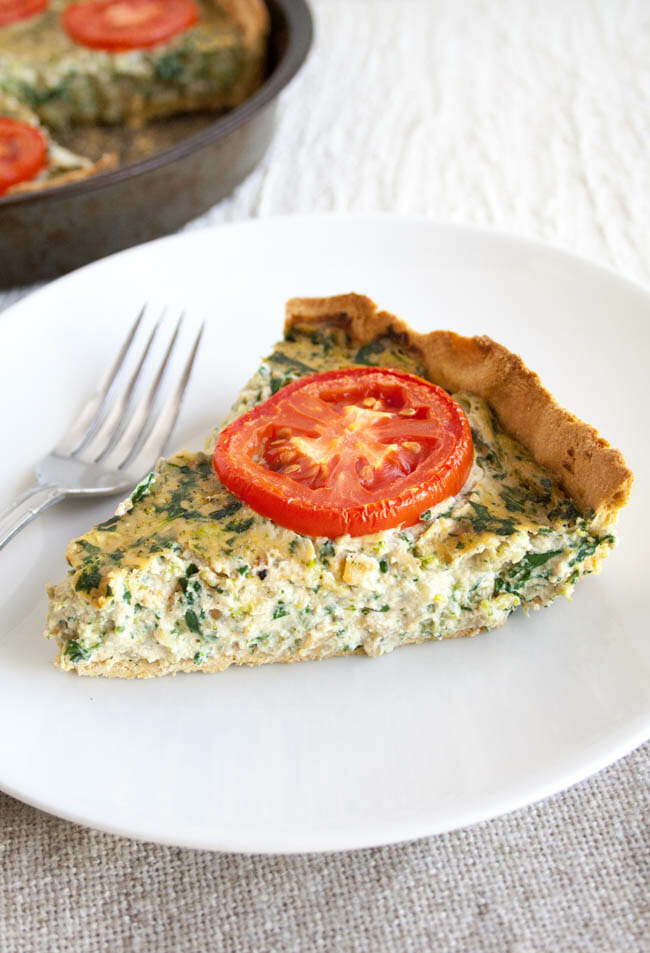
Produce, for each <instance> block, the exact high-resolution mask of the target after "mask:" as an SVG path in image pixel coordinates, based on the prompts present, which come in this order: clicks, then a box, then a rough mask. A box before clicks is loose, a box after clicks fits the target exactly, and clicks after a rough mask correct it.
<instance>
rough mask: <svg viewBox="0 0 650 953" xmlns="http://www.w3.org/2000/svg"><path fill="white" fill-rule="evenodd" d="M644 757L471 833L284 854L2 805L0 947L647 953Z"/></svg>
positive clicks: (649, 866)
mask: <svg viewBox="0 0 650 953" xmlns="http://www.w3.org/2000/svg"><path fill="white" fill-rule="evenodd" d="M649 756H650V745H646V746H645V748H642V749H640V750H639V751H637V752H634V753H633V754H631V755H629V756H628V757H627V758H625V759H624V760H623V761H621V762H619V763H618V764H616V765H614V766H612V767H610V768H608V769H607V770H606V771H603V772H601V773H600V774H598V775H596V776H595V777H594V778H591V779H590V780H588V781H585V782H583V783H582V784H580V785H577V786H576V787H574V788H572V789H571V790H569V791H567V792H565V793H563V794H560V795H556V796H555V797H553V798H551V799H550V800H547V801H545V802H543V803H541V804H539V805H534V806H532V807H529V808H526V809H524V810H521V811H518V812H516V813H513V814H511V815H509V816H507V817H504V818H500V819H497V820H494V821H489V822H486V823H484V824H480V825H477V826H475V827H473V828H470V829H466V830H461V831H455V832H452V833H450V834H444V835H441V836H439V837H435V838H428V839H425V840H420V841H416V842H414V843H411V844H406V845H403V846H398V847H384V848H377V849H374V850H365V851H357V852H352V853H348V854H332V855H304V856H299V857H273V856H266V857H264V856H252V857H247V856H239V855H232V854H214V853H208V852H204V851H189V850H181V849H178V848H169V847H160V846H156V845H152V844H140V843H136V842H133V841H128V840H124V839H122V838H118V837H113V836H111V835H108V834H101V833H98V832H96V831H89V830H85V829H84V828H80V827H77V826H75V825H72V824H69V823H67V822H65V821H59V820H57V819H56V818H53V817H49V816H48V815H46V814H42V813H41V812H39V811H35V810H33V809H32V808H29V807H26V806H24V805H22V804H20V803H18V802H17V801H14V800H12V799H11V798H8V797H6V796H4V795H0V822H1V826H2V846H1V847H0V869H1V870H2V889H1V890H0V924H1V926H0V953H55V951H56V953H58V951H66V953H67V951H74V953H105V951H134V953H140V951H141V953H149V951H156V953H190V951H192V953H195V951H196V953H207V951H221V950H223V951H233V953H235V951H236V953H267V951H268V953H270V951H273V953H276V951H277V953H298V951H309V953H333V951H340V953H348V951H349V953H379V951H384V950H390V951H400V953H412V951H413V953H414V951H425V950H436V951H444V953H446V951H455V950H458V951H463V953H558V951H571V953H580V951H589V953H592V951H603V953H605V951H608V953H609V951H611V953H636V951H638V953H642V951H643V953H647V951H648V950H649V949H650V905H649V902H648V900H649V889H650V844H649V843H648V826H647V822H648V814H649V809H650V796H649V794H648V792H649V791H650V757H649Z"/></svg>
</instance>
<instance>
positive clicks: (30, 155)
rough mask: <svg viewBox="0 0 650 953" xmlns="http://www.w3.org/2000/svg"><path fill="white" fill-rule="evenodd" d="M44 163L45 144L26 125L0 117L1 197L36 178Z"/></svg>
mask: <svg viewBox="0 0 650 953" xmlns="http://www.w3.org/2000/svg"><path fill="white" fill-rule="evenodd" d="M46 160H47V141H46V139H45V136H44V135H43V133H42V132H41V131H40V129H38V128H36V127H35V126H30V125H29V123H26V122H20V121H19V120H18V119H10V118H9V117H8V116H0V195H3V194H4V193H5V192H6V191H7V189H10V188H11V186H12V185H17V184H18V183H19V182H27V181H29V180H30V179H33V178H35V176H37V175H38V173H39V172H40V171H41V169H42V168H43V166H44V165H45V162H46Z"/></svg>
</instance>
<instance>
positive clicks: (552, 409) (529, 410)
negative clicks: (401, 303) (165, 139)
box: [285, 293, 634, 528]
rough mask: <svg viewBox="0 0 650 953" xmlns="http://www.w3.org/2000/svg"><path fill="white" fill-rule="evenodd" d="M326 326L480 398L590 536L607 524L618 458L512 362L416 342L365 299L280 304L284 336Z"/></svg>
mask: <svg viewBox="0 0 650 953" xmlns="http://www.w3.org/2000/svg"><path fill="white" fill-rule="evenodd" d="M331 322H335V323H337V324H339V325H341V326H343V327H345V329H346V331H347V332H348V334H350V336H351V337H352V339H353V340H354V341H355V342H358V343H359V344H360V345H363V344H367V343H368V342H369V341H370V340H372V339H373V338H374V337H377V335H379V334H385V333H388V332H392V333H394V334H397V335H400V336H401V337H403V339H404V340H405V342H407V343H408V344H409V345H411V346H412V347H414V348H416V349H417V350H418V351H419V352H420V354H421V356H422V361H423V364H424V366H425V367H426V369H427V373H428V374H429V375H430V376H431V378H432V380H434V381H436V382H437V383H439V384H440V385H441V386H442V387H444V388H445V389H447V390H450V391H457V390H465V391H468V392H471V393H474V394H477V395H478V396H479V397H483V398H484V399H485V400H486V401H487V402H488V403H489V404H490V406H491V407H492V408H493V409H494V410H495V411H496V413H497V416H498V418H499V421H500V423H501V425H502V426H503V427H504V429H505V430H506V431H507V432H508V433H509V434H511V436H513V437H515V438H516V439H517V440H518V441H519V442H520V443H522V444H523V445H524V446H525V447H527V449H528V450H530V452H531V453H532V455H533V457H534V458H535V460H536V461H537V462H538V463H540V464H541V465H542V466H544V467H546V468H547V469H548V470H550V471H551V473H553V475H554V476H555V477H556V479H557V480H558V482H559V483H560V485H561V486H562V487H563V488H564V489H565V490H566V492H567V493H568V494H569V496H571V497H572V499H573V500H575V502H576V503H577V504H578V506H579V507H580V509H581V510H582V511H583V512H587V511H593V512H594V513H595V514H596V515H595V525H596V526H597V527H598V528H605V527H607V526H609V525H611V524H612V523H613V522H614V520H615V519H616V516H617V514H618V511H619V509H620V508H621V507H622V506H623V505H624V504H625V503H626V502H627V499H628V497H629V495H630V490H631V487H632V483H633V480H634V475H633V474H632V472H631V470H629V469H628V467H627V465H626V463H625V460H624V458H623V455H622V454H621V453H620V451H619V450H616V449H614V448H613V447H611V446H610V444H609V443H608V442H607V441H606V440H605V439H604V438H603V437H601V436H600V434H599V433H598V431H597V430H596V429H595V428H594V427H592V426H591V425H590V424H587V423H584V422H583V421H582V420H580V419H579V418H578V417H576V416H575V415H574V414H572V413H571V412H570V411H569V410H566V409H565V408H564V407H562V406H560V404H558V403H557V401H556V400H555V398H554V397H553V396H552V394H550V393H549V391H548V390H546V388H545V387H544V385H543V384H542V382H541V380H540V378H539V376H538V375H537V374H536V373H535V372H534V371H531V370H530V369H529V368H528V367H527V366H526V365H525V364H524V362H523V360H522V359H521V357H519V355H517V354H513V353H512V352H511V351H509V350H508V349H507V348H505V347H504V346H503V345H501V344H498V343H497V342H496V341H493V340H492V339H491V338H489V337H487V336H485V335H483V336H478V337H463V336H462V335H460V334H456V333H455V332H454V331H431V332H430V333H428V334H420V333H418V332H417V331H414V330H413V329H412V328H410V327H409V326H408V325H407V324H406V323H405V322H404V321H402V319H401V318H398V317H396V316H395V315H393V314H390V313H389V312H387V311H380V310H379V308H378V307H377V305H376V304H375V303H374V301H372V300H371V299H370V298H367V297H366V296H365V295H359V294H355V293H350V294H344V295H335V296H333V297H329V298H292V299H291V300H289V301H288V302H287V304H286V320H285V332H286V331H287V330H289V329H290V328H291V327H293V326H294V325H298V324H303V323H307V324H321V323H331Z"/></svg>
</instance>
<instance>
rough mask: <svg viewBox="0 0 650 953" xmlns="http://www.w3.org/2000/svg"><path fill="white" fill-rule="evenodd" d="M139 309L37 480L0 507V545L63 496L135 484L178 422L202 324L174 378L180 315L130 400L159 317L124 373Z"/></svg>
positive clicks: (100, 493) (96, 493)
mask: <svg viewBox="0 0 650 953" xmlns="http://www.w3.org/2000/svg"><path fill="white" fill-rule="evenodd" d="M145 311H146V306H145V307H143V308H142V310H141V311H140V314H139V315H138V317H137V318H136V320H135V323H134V324H133V327H132V328H131V330H130V331H129V333H128V335H127V338H126V340H125V341H124V344H123V345H122V347H121V349H120V352H119V354H118V356H117V358H116V360H115V362H114V364H113V366H112V367H111V368H110V370H109V371H108V373H107V374H106V376H105V377H104V379H103V380H102V381H101V383H100V385H99V387H98V389H97V390H96V392H95V393H94V394H93V396H92V397H91V398H90V400H89V401H88V402H87V403H86V404H85V405H84V407H83V408H82V410H81V412H80V414H79V417H78V418H77V420H76V422H75V423H74V424H73V425H72V426H71V427H70V429H69V430H68V431H67V432H66V433H65V434H64V435H63V437H62V438H61V440H60V442H59V443H58V444H57V446H56V447H55V448H54V449H53V450H52V451H51V452H50V453H49V454H48V455H47V456H46V457H44V458H43V459H42V460H41V461H40V463H38V464H37V466H36V480H37V482H36V484H35V485H34V486H32V487H30V489H29V490H26V491H25V492H24V493H22V494H21V495H20V496H19V497H18V498H17V499H16V500H14V502H13V503H11V504H10V505H9V506H8V507H6V508H5V509H3V510H0V549H2V547H3V546H4V545H5V543H7V542H8V541H9V540H10V539H11V538H12V536H14V535H15V534H16V533H17V532H18V530H20V529H22V528H23V526H26V524H27V523H29V522H30V520H32V519H34V517H35V516H38V514H39V513H42V512H43V510H45V509H47V507H48V506H52V504H53V503H57V502H58V501H59V500H62V499H63V498H64V497H67V496H81V497H90V496H108V495H110V494H112V493H122V492H124V491H125V490H127V489H129V488H130V487H133V486H135V484H136V483H138V481H139V480H140V479H141V478H142V477H143V476H144V475H146V474H147V473H148V472H149V471H150V470H151V468H152V467H153V466H154V464H155V463H156V460H157V459H158V457H159V456H160V454H161V453H162V452H163V450H164V447H165V444H166V442H167V439H168V437H169V435H170V434H171V432H172V429H173V427H174V424H175V423H176V418H177V416H178V411H179V409H180V406H181V402H182V400H183V396H184V394H185V390H186V388H187V383H188V381H189V378H190V374H191V371H192V365H193V364H194V359H195V357H196V353H197V351H198V348H199V343H200V341H201V336H202V334H203V325H201V327H200V329H199V331H198V334H197V335H196V337H195V338H194V340H193V342H192V344H191V346H190V348H189V355H188V357H187V359H186V361H185V363H184V366H183V368H182V371H181V373H180V376H179V377H178V378H177V379H176V380H174V381H164V378H165V371H166V369H167V366H168V365H169V362H170V359H171V357H172V353H173V351H174V349H175V346H176V343H177V340H178V335H179V332H180V329H181V325H182V322H183V315H182V314H181V316H180V317H179V319H178V321H177V323H176V327H175V329H174V332H173V334H172V336H171V340H170V341H169V345H168V347H167V350H166V352H165V354H164V356H163V358H162V360H161V362H160V364H159V365H158V367H157V368H156V369H155V371H154V374H153V380H152V382H151V384H150V386H149V388H148V390H146V392H145V394H144V397H143V398H142V399H141V400H139V401H138V402H137V403H136V402H135V400H134V399H133V396H134V391H135V390H136V386H137V385H138V384H139V383H142V382H143V380H144V377H145V374H143V368H144V366H145V362H146V359H147V355H148V354H149V352H150V350H151V346H152V344H153V342H154V339H155V337H156V335H157V334H158V332H159V330H160V326H161V322H162V316H161V318H160V319H159V320H158V321H157V323H156V324H155V325H154V327H153V330H152V331H151V333H150V334H149V336H148V339H147V342H146V344H145V346H144V349H143V351H142V353H141V354H140V356H139V358H138V359H137V361H136V366H135V370H134V371H132V373H131V374H130V376H129V374H128V370H127V369H126V364H127V357H128V355H129V353H130V352H131V351H132V345H133V342H134V339H135V337H136V334H137V331H138V328H139V327H140V325H141V323H142V320H143V317H144V315H145ZM133 356H135V350H133ZM168 376H170V375H168ZM125 378H126V380H125V382H124V384H122V381H123V380H124V379H125ZM163 382H164V388H163ZM120 388H121V389H120ZM167 392H168V393H167ZM165 393H166V394H167V396H165ZM159 394H161V399H163V400H164V403H163V404H162V407H161V409H160V411H159V412H156V411H155V408H154V404H155V402H156V397H157V396H158V395H159ZM114 395H115V396H114Z"/></svg>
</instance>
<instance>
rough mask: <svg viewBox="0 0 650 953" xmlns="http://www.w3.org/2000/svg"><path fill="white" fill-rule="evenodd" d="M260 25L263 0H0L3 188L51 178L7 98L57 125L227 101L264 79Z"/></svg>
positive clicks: (124, 119)
mask: <svg viewBox="0 0 650 953" xmlns="http://www.w3.org/2000/svg"><path fill="white" fill-rule="evenodd" d="M267 32H268V11H267V9H266V6H265V4H264V2H263V0H72V2H71V0H1V2H0V119H3V118H4V119H5V120H6V119H9V120H10V122H9V124H7V122H5V123H4V125H0V147H2V148H0V194H3V192H7V191H8V190H9V189H10V188H12V187H14V186H15V185H17V184H19V183H23V182H33V183H34V184H39V185H40V186H41V187H42V186H46V185H52V184H56V176H55V175H52V174H51V172H52V168H51V166H50V162H49V155H48V153H47V152H45V153H43V149H42V147H41V149H40V151H39V150H38V149H37V145H38V143H37V140H36V138H35V136H34V134H33V130H32V134H31V135H30V134H29V132H28V133H26V134H24V135H23V136H22V137H21V136H20V135H19V133H18V131H17V130H16V122H17V121H16V118H15V116H13V115H12V108H11V106H8V105H7V103H16V102H17V103H18V104H20V106H22V107H23V108H25V109H27V110H29V111H30V115H33V116H34V117H35V118H36V120H37V121H38V122H40V123H41V124H42V126H44V127H45V128H46V129H51V130H53V131H54V132H55V133H56V132H57V131H60V130H62V129H67V128H69V127H70V126H73V125H76V124H79V123H118V122H119V123H136V124H137V123H142V122H143V121H146V120H147V119H151V118H154V117H162V116H170V115H173V114H177V113H187V112H191V111H196V110H223V109H230V108H232V107H234V106H237V105H239V104H240V103H241V102H243V100H244V99H246V97H248V96H249V95H250V94H251V93H252V92H253V91H254V90H255V88H256V87H257V86H258V85H259V84H260V82H261V80H262V77H263V69H264V55H265V43H266V36H267ZM25 123H26V124H27V125H28V126H32V127H33V125H34V123H33V122H31V121H30V120H29V119H26V120H25ZM8 127H10V128H8ZM41 132H42V133H43V136H42V140H43V141H45V143H46V145H49V141H50V140H49V139H48V137H47V133H46V132H45V130H43V129H42V128H41ZM36 151H38V153H39V156H40V165H37V164H36V161H37V160H36V158H35V152H36ZM106 161H107V160H106V159H105V160H104V163H106ZM84 162H85V165H80V166H79V167H78V168H79V169H81V168H82V167H83V168H85V170H86V174H91V173H92V172H94V171H97V169H96V168H93V167H92V163H90V162H88V160H84ZM102 167H106V165H105V164H104V165H103V166H102ZM34 169H36V171H34ZM10 173H11V174H10ZM7 183H8V184H7Z"/></svg>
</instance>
